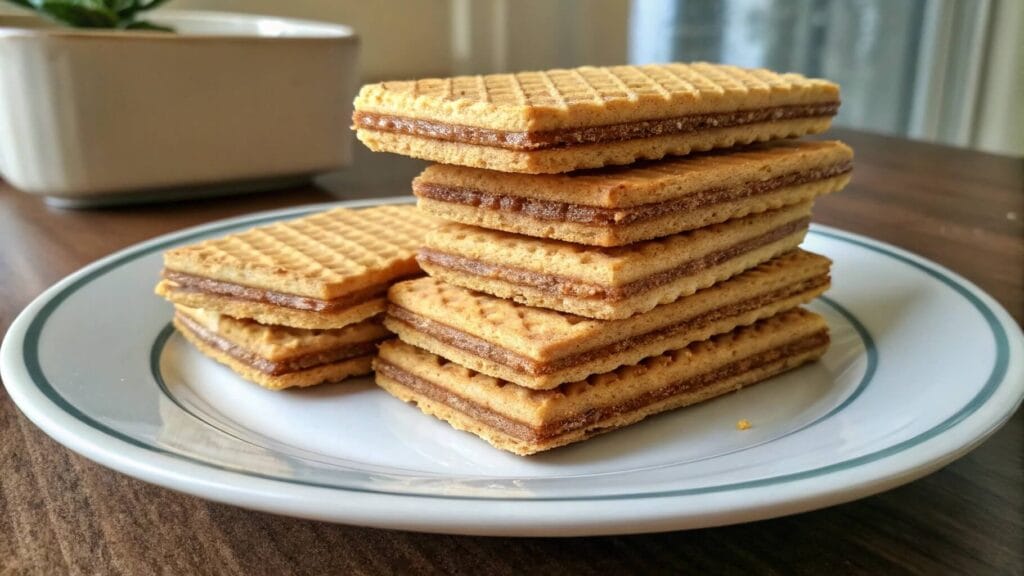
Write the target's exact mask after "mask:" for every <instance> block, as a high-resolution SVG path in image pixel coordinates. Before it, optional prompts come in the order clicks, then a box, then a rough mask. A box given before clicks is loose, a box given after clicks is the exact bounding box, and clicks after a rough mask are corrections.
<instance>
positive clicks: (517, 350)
mask: <svg viewBox="0 0 1024 576" xmlns="http://www.w3.org/2000/svg"><path fill="white" fill-rule="evenodd" d="M830 264H831V263H830V261H829V259H828V258H825V257H824V256H818V255H817V254H812V253H810V252H804V251H802V250H795V251H793V252H789V253H787V254H785V255H783V256H779V257H778V258H774V259H772V260H770V261H769V262H766V263H764V264H761V265H760V266H758V267H756V268H754V269H751V270H748V271H746V272H744V273H742V274H740V275H738V276H735V277H733V278H731V279H729V280H726V281H724V282H719V283H718V284H715V285H714V286H712V287H711V288H707V289H704V290H701V291H699V292H697V293H696V294H693V295H692V296H688V297H686V298H681V299H679V300H677V301H676V302H673V303H671V304H665V305H662V306H658V307H657V308H655V309H654V310H651V311H650V312H646V313H644V314H637V315H636V316H632V317H630V318H627V319H625V320H591V319H587V318H582V317H579V316H574V315H571V314H566V313H564V312H558V311H555V310H549V309H545V308H534V307H530V306H526V305H523V304H517V303H515V302H512V301H510V300H503V299H501V298H495V297H494V296H490V295H487V294H483V293H480V292H475V291H472V290H467V289H465V288H461V287H458V286H454V285H451V284H447V283H445V282H442V281H440V280H438V279H436V278H430V277H427V278H420V279H417V280H410V281H407V282H401V283H399V284H396V285H394V286H392V287H391V290H390V291H389V292H388V297H389V300H390V302H391V305H390V307H389V309H388V315H387V316H386V317H385V320H384V322H385V325H386V326H387V327H388V328H389V329H390V330H391V331H392V332H395V333H396V334H398V337H399V338H400V339H401V340H402V341H404V342H406V343H409V344H412V345H414V346H416V347H418V348H423V349H424V350H427V351H428V352H431V353H433V354H437V355H439V356H442V357H444V358H446V359H448V360H451V361H452V362H457V363H459V364H461V365H463V366H466V367H467V368H471V369H473V370H476V371H477V372H481V373H483V374H487V375H489V376H493V377H496V378H501V379H503V380H506V381H508V382H512V383H514V384H517V385H519V386H523V387H525V388H532V389H537V390H543V389H550V388H554V387H557V386H559V385H560V384H564V383H566V382H573V381H576V380H582V379H584V378H586V377H588V376H590V375H592V374H600V373H604V372H608V371H611V370H614V369H616V368H618V367H619V366H624V365H627V364H635V363H637V362H639V361H641V360H643V359H644V358H648V357H651V356H656V355H658V354H661V353H663V352H665V351H666V350H673V349H676V348H682V347H684V346H686V345H688V344H690V343H692V342H696V341H700V340H706V339H707V338H709V337H711V336H713V335H715V334H720V333H723V332H728V331H730V330H732V329H734V328H736V327H737V326H743V325H747V324H752V323H754V322H755V321H757V320H760V319H763V318H767V317H769V316H773V315H775V314H777V313H779V312H782V311H784V310H788V309H791V308H794V307H796V306H799V305H801V304H805V303H807V302H809V301H810V300H812V299H814V298H815V297H817V296H818V295H820V294H821V293H823V292H824V291H825V290H827V289H828V287H829V266H830Z"/></svg>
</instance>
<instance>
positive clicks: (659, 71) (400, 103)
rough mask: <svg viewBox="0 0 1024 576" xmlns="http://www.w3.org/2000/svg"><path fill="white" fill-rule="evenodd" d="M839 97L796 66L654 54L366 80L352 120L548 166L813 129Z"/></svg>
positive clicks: (513, 166)
mask: <svg viewBox="0 0 1024 576" xmlns="http://www.w3.org/2000/svg"><path fill="white" fill-rule="evenodd" d="M838 105H839V89H838V87H837V86H836V85H835V84H833V83H831V82H828V81H825V80H819V79H808V78H805V77H803V76H801V75H799V74H777V73H774V72H770V71H767V70H760V69H742V68H737V67H734V66H724V65H715V64H706V63H696V64H660V65H647V66H615V67H603V68H596V67H583V68H576V69H571V70H549V71H546V72H521V73H517V74H494V75H488V76H462V77H455V78H445V79H440V78H431V79H424V80H415V81H402V82H383V83H379V84H372V85H368V86H364V87H363V89H362V90H361V91H360V93H359V96H358V97H357V98H356V101H355V109H356V112H355V115H354V123H355V127H356V128H357V130H358V136H359V138H360V140H362V141H363V142H364V143H366V144H367V145H368V146H369V147H370V148H371V149H374V150H381V151H390V152H397V153H400V154H407V155H410V156H416V157H421V158H426V159H430V160H436V161H439V162H442V163H447V164H461V165H468V166H475V167H481V168H491V169H496V170H502V171H509V172H526V173H557V172H566V171H570V170H574V169H577V168H584V167H598V166H603V165H606V164H627V163H631V162H633V161H634V160H636V159H638V158H652V159H654V158H660V157H662V156H665V155H666V154H675V155H678V154H687V153H689V152H690V151H691V150H694V149H697V150H706V149H709V148H714V147H728V146H732V145H734V144H737V143H748V142H753V141H757V140H769V139H774V138H781V137H788V136H799V135H802V134H807V133H814V132H820V131H823V130H824V129H825V128H827V127H828V124H829V121H830V118H831V116H832V115H834V114H835V112H836V109H837V108H838Z"/></svg>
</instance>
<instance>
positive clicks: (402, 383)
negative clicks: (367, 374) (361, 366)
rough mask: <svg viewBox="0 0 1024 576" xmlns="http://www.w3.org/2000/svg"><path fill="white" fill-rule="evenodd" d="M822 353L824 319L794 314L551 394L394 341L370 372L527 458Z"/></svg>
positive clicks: (391, 388)
mask: <svg viewBox="0 0 1024 576" xmlns="http://www.w3.org/2000/svg"><path fill="white" fill-rule="evenodd" d="M828 344H829V336H828V327H827V325H826V324H825V321H824V319H822V318H821V317H820V316H818V315H816V314H813V313H811V312H808V311H806V310H803V309H796V310H791V311H789V312H784V313H782V314H779V315H777V316H774V317H772V318H768V319H766V320H761V321H759V322H757V323H756V324H753V325H751V326H746V327H742V328H738V329H736V330H734V331H733V332H729V333H727V334H721V335H718V336H715V337H713V338H711V339H710V340H705V341H701V342H696V343H693V344H691V345H689V346H687V347H686V348H682V349H680V350H675V351H672V352H667V353H665V354H662V355H659V356H655V357H652V358H648V359H646V360H644V361H642V362H640V363H638V364H636V365H633V366H626V367H623V368H620V369H618V370H616V371H614V372H610V373H607V374H602V375H598V376H592V377H590V378H588V379H587V380H584V381H580V382H574V383H571V384H564V385H562V386H560V387H558V388H555V389H553V390H544V391H536V390H528V389H525V388H521V387H518V386H515V385H514V384H509V383H507V382H504V381H501V380H498V379H496V378H492V377H489V376H485V375H483V374H479V373H477V372H475V371H472V370H470V369H468V368H465V367H463V366H460V365H458V364H454V363H450V362H448V361H446V360H444V359H443V358H441V357H440V356H436V355H433V354H430V353H429V352H426V351H424V350H421V349H418V348H416V347H414V346H411V345H409V344H405V343H402V342H401V341H398V340H391V341H388V342H386V343H384V344H383V345H382V346H381V349H380V354H379V356H378V358H377V359H376V360H375V361H374V369H375V372H376V382H377V384H378V385H379V386H381V387H382V388H384V389H385V390H386V391H388V392H389V393H391V394H392V395H394V396H396V397H398V398H400V399H402V400H403V401H406V402H409V403H412V404H414V405H416V406H417V407H418V408H419V409H420V410H422V411H423V412H425V413H427V414H431V415H433V416H436V417H438V418H440V419H442V420H445V421H447V422H448V423H449V424H451V425H452V426H453V427H455V428H457V429H460V430H466V431H469V432H471V433H473V434H476V435H477V436H480V437H481V438H483V439H484V440H486V441H487V442H489V443H491V444H492V445H493V446H495V447H497V448H500V449H503V450H507V451H510V452H513V453H516V454H520V455H529V454H533V453H536V452H540V451H544V450H549V449H551V448H556V447H559V446H564V445H566V444H570V443H573V442H579V441H581V440H585V439H587V438H590V437H592V436H594V435H597V434H601V433H604V432H609V431H611V430H614V429H617V428H621V427H623V426H627V425H630V424H633V423H635V422H638V421H640V420H643V419H644V418H646V417H648V416H651V415H653V414H657V413H659V412H664V411H666V410H672V409H675V408H679V407H682V406H686V405H690V404H694V403H697V402H701V401H704V400H708V399H711V398H714V397H716V396H720V395H722V394H725V393H728V392H731V391H735V390H739V389H740V388H742V387H744V386H749V385H751V384H754V383H756V382H760V381H763V380H765V379H767V378H770V377H772V376H775V375H777V374H780V373H782V372H785V371H787V370H790V369H793V368H795V367H797V366H800V365H802V364H805V363H807V362H810V361H813V360H815V359H817V358H819V357H821V356H822V355H823V354H824V352H825V350H826V349H827V347H828Z"/></svg>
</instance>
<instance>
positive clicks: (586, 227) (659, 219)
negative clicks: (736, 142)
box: [413, 141, 853, 246]
mask: <svg viewBox="0 0 1024 576" xmlns="http://www.w3.org/2000/svg"><path fill="white" fill-rule="evenodd" d="M852 162H853V151H852V150H850V148H849V147H848V146H846V145H845V144H843V143H841V142H835V141H832V142H799V141H795V142H794V141H782V142H773V143H769V144H763V145H758V146H753V147H748V148H743V149H739V150H729V151H727V152H720V151H716V152H709V153H704V154H695V155H691V156H685V157H681V158H671V159H666V160H662V161H659V162H647V163H641V164H637V165H633V166H629V167H615V168H603V169H599V170H587V171H580V172H573V173H570V174H558V175H524V174H510V173H505V172H496V171H493V170H482V169H479V168H466V167H463V166H450V165H442V164H437V165H434V166H430V167H429V168H427V169H426V170H425V171H424V172H423V173H422V174H421V175H420V176H419V177H417V178H416V180H415V181H413V191H414V192H415V194H416V196H417V197H418V198H419V206H420V207H421V208H423V209H424V210H426V211H427V212H429V213H431V214H434V215H436V216H440V217H442V218H445V219H447V220H453V221H455V222H461V223H463V224H472V225H475V226H481V227H483V228H491V229H495V230H504V231H506V232H515V233H517V234H525V235H527V236H536V237H540V238H553V239H557V240H565V241H566V242H576V243H579V244H588V245H592V246H622V245H625V244H631V243H633V242H638V241H641V240H649V239H652V238H659V237H662V236H669V235H672V234H677V233H679V232H683V231H686V230H692V229H695V228H702V227H704V226H710V225H711V224H717V223H719V222H724V221H726V220H728V219H730V218H738V217H742V216H746V215H747V214H752V213H757V212H764V211H766V210H773V209H777V208H781V207H783V206H786V205H789V204H794V203H798V202H803V201H807V200H812V199H814V198H815V197H817V196H820V195H823V194H828V193H830V192H835V191H838V190H840V189H842V188H843V187H844V186H846V184H847V183H848V182H849V180H850V172H851V170H852Z"/></svg>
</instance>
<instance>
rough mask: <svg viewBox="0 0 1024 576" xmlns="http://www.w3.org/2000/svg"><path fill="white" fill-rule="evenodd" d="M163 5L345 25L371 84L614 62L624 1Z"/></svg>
mask: <svg viewBox="0 0 1024 576" xmlns="http://www.w3.org/2000/svg"><path fill="white" fill-rule="evenodd" d="M168 8H171V9H203V10H225V11H232V12H249V13H254V14H276V15H280V16H291V17H296V18H312V19H316V20H326V21H331V22H339V23H343V24H348V25H350V26H352V27H353V28H355V30H356V31H357V32H358V33H359V35H360V37H361V38H362V55H361V59H362V75H363V78H364V79H365V80H368V81H370V80H377V79H384V78H409V77H419V76H432V75H439V76H444V75H449V74H452V73H478V72H499V71H503V70H521V69H530V68H550V67H552V66H579V65H582V64H621V63H623V62H625V60H626V33H627V26H626V22H627V18H628V12H629V0H567V1H560V2H554V1H551V0H416V1H403V0H358V1H357V0H288V1H282V0H174V1H173V2H169V3H168ZM463 22H465V23H468V24H469V26H465V27H462V26H459V24H461V23H463ZM453 24H455V25H456V26H455V28H453ZM455 29H458V30H459V32H458V33H455Z"/></svg>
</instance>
